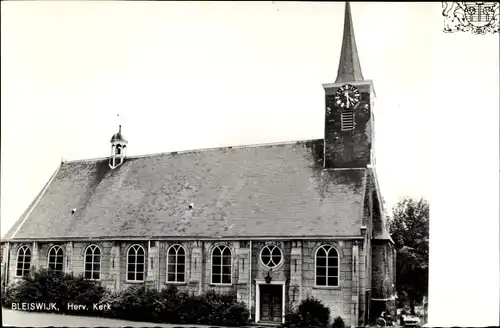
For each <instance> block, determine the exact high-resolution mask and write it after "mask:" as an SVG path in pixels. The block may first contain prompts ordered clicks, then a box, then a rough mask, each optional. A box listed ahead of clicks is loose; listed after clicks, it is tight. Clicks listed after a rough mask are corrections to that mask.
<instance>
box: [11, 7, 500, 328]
mask: <svg viewBox="0 0 500 328" xmlns="http://www.w3.org/2000/svg"><path fill="white" fill-rule="evenodd" d="M1 5H2V12H1V19H2V31H1V38H2V49H1V58H2V68H1V69H2V86H1V87H2V97H1V106H2V123H1V146H2V147H1V155H2V163H1V164H2V165H1V196H2V203H1V228H2V235H3V234H4V233H5V232H6V231H7V229H8V228H9V227H10V226H11V225H12V224H13V223H14V221H15V220H17V219H18V217H19V216H20V215H21V214H22V212H23V211H24V209H25V208H26V207H27V206H28V205H29V203H30V202H31V201H32V200H33V198H34V197H35V196H36V194H37V193H38V192H39V191H40V190H41V188H42V187H43V185H44V184H45V182H46V181H47V180H48V178H49V177H50V176H51V175H52V173H53V172H54V171H55V170H56V168H57V166H58V165H59V163H60V161H61V158H64V159H66V160H75V159H86V158H96V157H104V156H108V155H109V151H110V145H109V139H110V137H111V135H112V134H113V133H114V132H116V130H117V125H118V124H119V123H121V124H122V125H123V133H124V135H125V136H126V138H127V139H128V140H129V148H128V154H130V155H139V154H150V153H158V152H168V151H174V150H186V149H197V148H207V147H218V146H226V145H242V144H258V143H269V142H281V141H292V140H304V139H315V138H322V137H323V124H324V121H323V120H324V116H323V115H324V114H323V113H324V112H323V111H324V92H323V88H322V86H321V84H322V83H329V82H333V81H334V80H335V77H336V72H337V65H338V58H339V54H340V45H341V38H342V28H343V15H344V13H343V11H344V3H341V2H338V3H328V2H318V3H306V2H288V3H287V2H285V3H273V2H259V3H257V2H255V3H252V2H246V3H236V2H227V3H222V2H205V3H197V2H187V3H177V2H149V3H146V2H74V1H65V2H59V1H57V2H56V1H51V2H43V1H40V2H2V3H1ZM351 8H352V14H353V19H354V29H355V35H356V41H357V45H358V52H359V55H360V61H361V66H362V69H363V74H364V76H365V78H367V79H372V80H374V83H375V89H376V92H377V100H376V107H375V117H376V119H375V120H376V127H375V129H376V132H375V133H376V145H375V147H376V157H377V172H378V177H379V180H380V185H381V188H382V192H383V196H384V198H385V200H386V203H387V205H388V206H389V207H392V206H393V205H394V204H395V203H396V202H397V201H398V200H399V199H400V198H401V197H403V196H412V197H417V198H419V197H424V198H426V199H429V200H430V201H431V213H432V212H433V209H434V207H433V206H436V207H435V208H436V210H435V213H438V212H439V209H440V208H442V209H443V211H444V212H443V217H446V218H448V217H449V216H451V213H450V212H449V208H447V207H446V205H443V204H450V205H453V204H456V203H457V202H459V200H458V198H450V197H451V196H450V195H451V194H450V193H453V192H455V191H456V190H457V189H459V188H464V190H466V192H470V191H471V190H472V188H477V189H476V190H478V191H479V190H480V191H481V192H480V193H477V192H472V194H473V196H471V197H474V196H475V197H479V195H481V197H482V198H477V199H476V198H471V197H465V198H464V203H469V202H476V201H477V202H479V203H481V204H482V205H481V207H480V209H479V211H480V212H481V211H486V212H487V213H488V214H487V215H486V216H484V215H481V216H480V217H475V218H470V220H474V221H475V222H479V221H480V220H481V219H483V220H487V218H489V219H490V221H491V219H492V218H493V216H494V214H495V213H493V216H492V215H491V211H495V209H494V204H498V122H499V119H498V108H499V104H498V93H499V92H498V90H499V77H498V71H499V66H498V57H499V42H498V34H497V35H496V36H493V35H486V36H475V35H472V34H470V33H453V34H445V33H443V32H442V26H443V19H442V16H441V4H440V3H353V4H351ZM118 113H119V114H120V117H121V118H120V120H118V119H117V114H118ZM486 172H489V174H494V175H493V176H491V175H486V174H487V173H486ZM483 175H484V176H483ZM495 177H496V180H495ZM487 181H496V187H497V188H496V189H495V185H493V184H490V185H488V186H489V187H488V186H486V185H485V183H487ZM467 184H472V185H471V187H470V188H468V187H464V186H465V185H467ZM488 188H490V189H488ZM491 188H493V189H491ZM486 190H493V191H492V192H486ZM442 195H444V196H442ZM441 196H442V197H441ZM447 197H448V198H447ZM462 197H464V196H462ZM488 197H490V199H489V198H488ZM495 197H496V198H495ZM446 199H449V203H446V201H444V200H446ZM488 199H489V200H488ZM443 201H444V202H445V203H443ZM440 202H441V204H442V206H441V205H438V204H439V203H440ZM488 206H490V207H491V208H489V207H488ZM487 207H488V208H489V209H488V208H487ZM496 208H497V209H496V211H497V212H496V213H498V205H497V206H496ZM446 211H448V212H446ZM477 211H478V210H477V209H476V212H473V210H472V209H471V213H474V215H477V213H478V212H477ZM488 211H490V212H488ZM486 212H485V213H486ZM463 213H465V212H464V209H461V210H457V214H458V215H465V214H463ZM481 213H483V212H481ZM453 215H455V214H453ZM464 220H466V219H465V218H464ZM490 221H485V222H488V224H490V223H489V222H490ZM436 222H437V221H436ZM453 222H457V221H453ZM491 222H493V224H494V225H493V226H491V227H490V226H488V228H486V223H484V224H481V225H479V226H480V228H479V227H477V229H478V231H477V232H478V233H480V234H482V235H483V236H485V234H487V233H489V232H490V233H491V231H492V229H493V231H496V235H494V236H496V240H497V241H498V222H497V223H495V221H491ZM449 223H450V221H449V220H448V221H447V220H445V219H443V220H442V221H440V222H438V223H433V226H431V229H433V230H431V239H432V234H434V235H438V234H439V232H440V231H441V232H442V233H443V234H446V233H447V232H449V231H448V230H447V229H448V228H449V226H450V225H449ZM495 227H496V230H494V228H495ZM471 229H472V231H471ZM474 229H475V228H474V227H472V228H471V227H467V229H465V230H464V231H466V230H467V231H468V232H467V233H472V232H475V230H474ZM455 233H458V232H455ZM464 233H466V232H464ZM495 245H498V242H496V244H492V247H494V246H495ZM496 249H498V246H497V247H496ZM472 251H473V250H470V252H472ZM437 253H438V251H436V252H435V254H437ZM496 258H498V256H497V257H496ZM457 259H458V258H457ZM496 263H498V262H496ZM497 272H498V270H497ZM497 281H498V279H497ZM497 283H498V282H497ZM496 290H498V288H496ZM496 302H497V303H496V304H498V300H497V301H496ZM497 309H498V306H497ZM497 319H498V316H497ZM488 324H490V325H491V323H486V325H488Z"/></svg>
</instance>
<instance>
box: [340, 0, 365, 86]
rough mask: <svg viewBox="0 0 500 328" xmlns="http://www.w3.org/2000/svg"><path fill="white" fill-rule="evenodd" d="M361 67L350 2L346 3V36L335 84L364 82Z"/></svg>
mask: <svg viewBox="0 0 500 328" xmlns="http://www.w3.org/2000/svg"><path fill="white" fill-rule="evenodd" d="M363 80H364V78H363V73H361V65H360V63H359V57H358V49H357V48H356V40H355V39H354V28H353V27H352V15H351V6H350V4H349V1H346V3H345V16H344V36H343V39H342V49H341V52H340V60H339V70H338V72H337V79H336V80H335V83H342V82H353V81H363Z"/></svg>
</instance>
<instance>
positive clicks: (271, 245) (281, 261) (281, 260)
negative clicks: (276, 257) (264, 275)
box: [259, 244, 284, 270]
mask: <svg viewBox="0 0 500 328" xmlns="http://www.w3.org/2000/svg"><path fill="white" fill-rule="evenodd" d="M271 247H272V250H274V249H275V248H277V249H278V250H279V252H280V261H279V262H278V263H277V264H276V265H275V266H273V267H270V266H268V265H267V264H265V263H264V261H263V260H262V252H263V251H264V249H266V248H271ZM272 250H270V254H271V255H270V256H271V260H272ZM259 260H260V263H261V264H262V265H263V266H264V267H265V268H267V269H268V270H275V269H277V268H279V267H280V266H281V264H282V263H283V260H284V255H283V251H282V250H281V248H280V247H279V246H278V245H276V244H269V245H264V247H262V248H261V250H260V252H259Z"/></svg>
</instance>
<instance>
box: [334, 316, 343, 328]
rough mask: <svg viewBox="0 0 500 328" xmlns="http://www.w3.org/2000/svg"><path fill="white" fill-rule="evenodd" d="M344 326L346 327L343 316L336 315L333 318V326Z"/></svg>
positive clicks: (340, 327)
mask: <svg viewBox="0 0 500 328" xmlns="http://www.w3.org/2000/svg"><path fill="white" fill-rule="evenodd" d="M344 327H345V323H344V320H342V318H341V317H336V318H335V319H334V320H333V324H332V328H344Z"/></svg>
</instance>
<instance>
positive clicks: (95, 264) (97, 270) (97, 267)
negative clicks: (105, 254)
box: [85, 245, 101, 280]
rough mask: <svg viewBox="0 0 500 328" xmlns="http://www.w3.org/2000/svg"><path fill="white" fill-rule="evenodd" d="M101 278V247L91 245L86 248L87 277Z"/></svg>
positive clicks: (91, 278) (92, 278)
mask: <svg viewBox="0 0 500 328" xmlns="http://www.w3.org/2000/svg"><path fill="white" fill-rule="evenodd" d="M100 278H101V249H100V248H99V247H98V246H97V245H90V246H88V247H87V249H86V250H85V279H90V280H99V279H100Z"/></svg>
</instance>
